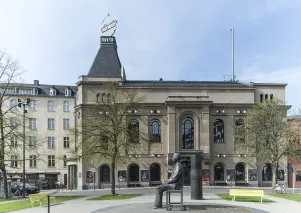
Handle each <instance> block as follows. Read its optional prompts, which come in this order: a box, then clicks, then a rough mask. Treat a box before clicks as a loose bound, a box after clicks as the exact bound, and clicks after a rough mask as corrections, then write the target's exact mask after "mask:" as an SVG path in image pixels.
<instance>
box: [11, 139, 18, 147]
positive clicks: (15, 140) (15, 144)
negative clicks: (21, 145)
mask: <svg viewBox="0 0 301 213" xmlns="http://www.w3.org/2000/svg"><path fill="white" fill-rule="evenodd" d="M10 146H11V147H18V138H17V137H16V136H12V137H10Z"/></svg>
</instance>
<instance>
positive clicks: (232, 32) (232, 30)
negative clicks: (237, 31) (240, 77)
mask: <svg viewBox="0 0 301 213" xmlns="http://www.w3.org/2000/svg"><path fill="white" fill-rule="evenodd" d="M230 31H231V34H232V81H233V82H234V81H235V75H234V28H232V29H230Z"/></svg>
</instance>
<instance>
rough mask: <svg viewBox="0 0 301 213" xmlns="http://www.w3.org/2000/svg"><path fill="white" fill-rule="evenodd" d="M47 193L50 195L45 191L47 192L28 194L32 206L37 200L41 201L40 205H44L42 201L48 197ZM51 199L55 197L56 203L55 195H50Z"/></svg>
mask: <svg viewBox="0 0 301 213" xmlns="http://www.w3.org/2000/svg"><path fill="white" fill-rule="evenodd" d="M47 195H48V193H45V192H42V193H38V194H30V195H28V197H29V199H30V202H31V207H33V204H34V202H35V201H37V202H40V206H41V207H42V201H43V200H45V199H47ZM50 199H53V200H54V203H55V197H50Z"/></svg>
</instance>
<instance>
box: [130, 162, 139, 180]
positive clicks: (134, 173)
mask: <svg viewBox="0 0 301 213" xmlns="http://www.w3.org/2000/svg"><path fill="white" fill-rule="evenodd" d="M128 174H129V181H137V182H138V181H139V166H138V165H137V164H132V165H130V166H129V172H128Z"/></svg>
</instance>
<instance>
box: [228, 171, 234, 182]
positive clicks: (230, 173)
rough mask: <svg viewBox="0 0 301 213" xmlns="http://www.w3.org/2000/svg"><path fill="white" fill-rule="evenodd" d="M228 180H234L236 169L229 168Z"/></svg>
mask: <svg viewBox="0 0 301 213" xmlns="http://www.w3.org/2000/svg"><path fill="white" fill-rule="evenodd" d="M227 181H234V169H227Z"/></svg>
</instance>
